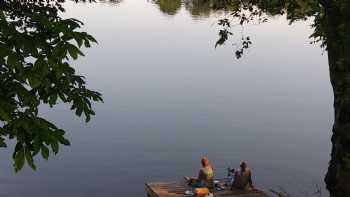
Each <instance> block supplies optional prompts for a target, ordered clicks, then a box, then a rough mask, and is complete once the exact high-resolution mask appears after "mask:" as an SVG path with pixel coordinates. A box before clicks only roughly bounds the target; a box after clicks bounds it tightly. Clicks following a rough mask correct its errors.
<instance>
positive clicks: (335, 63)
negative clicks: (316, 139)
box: [325, 0, 350, 197]
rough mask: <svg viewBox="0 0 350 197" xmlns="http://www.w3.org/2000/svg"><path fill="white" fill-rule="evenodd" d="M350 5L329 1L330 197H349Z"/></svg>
mask: <svg viewBox="0 0 350 197" xmlns="http://www.w3.org/2000/svg"><path fill="white" fill-rule="evenodd" d="M349 16H350V2H349V0H343V1H335V0H330V1H327V5H326V6H325V17H326V20H325V22H326V24H325V37H326V42H327V51H328V61H329V69H330V79H331V83H332V87H333V93H334V125H333V133H332V138H331V139H332V152H331V161H330V162H329V167H328V172H327V174H326V177H325V182H326V185H327V189H328V190H329V192H330V196H331V197H350V17H349Z"/></svg>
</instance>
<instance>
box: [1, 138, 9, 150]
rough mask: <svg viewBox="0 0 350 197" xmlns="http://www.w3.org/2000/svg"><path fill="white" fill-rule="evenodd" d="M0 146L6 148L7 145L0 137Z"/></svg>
mask: <svg viewBox="0 0 350 197" xmlns="http://www.w3.org/2000/svg"><path fill="white" fill-rule="evenodd" d="M0 147H3V148H6V147H7V145H6V143H5V141H4V139H2V138H0Z"/></svg>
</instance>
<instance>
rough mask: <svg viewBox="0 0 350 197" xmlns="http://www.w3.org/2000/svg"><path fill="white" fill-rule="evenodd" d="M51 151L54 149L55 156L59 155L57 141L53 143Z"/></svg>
mask: <svg viewBox="0 0 350 197" xmlns="http://www.w3.org/2000/svg"><path fill="white" fill-rule="evenodd" d="M51 149H52V151H53V152H54V153H55V154H57V153H58V143H57V141H53V142H52V143H51Z"/></svg>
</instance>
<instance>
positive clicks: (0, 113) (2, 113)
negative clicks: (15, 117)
mask: <svg viewBox="0 0 350 197" xmlns="http://www.w3.org/2000/svg"><path fill="white" fill-rule="evenodd" d="M0 120H3V121H9V120H10V117H9V114H8V113H7V112H6V111H5V110H4V109H2V108H0Z"/></svg>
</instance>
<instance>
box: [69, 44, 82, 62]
mask: <svg viewBox="0 0 350 197" xmlns="http://www.w3.org/2000/svg"><path fill="white" fill-rule="evenodd" d="M68 52H69V55H70V56H71V57H72V58H73V59H74V60H76V59H77V58H78V54H79V55H81V56H84V54H83V53H82V52H81V51H80V50H79V49H78V48H77V47H76V46H74V45H72V44H68Z"/></svg>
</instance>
